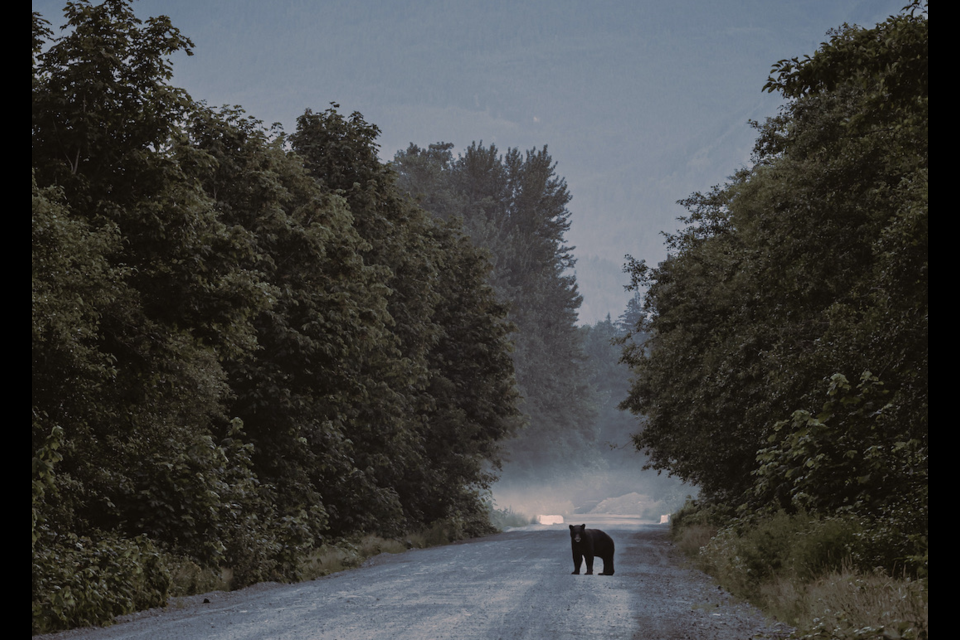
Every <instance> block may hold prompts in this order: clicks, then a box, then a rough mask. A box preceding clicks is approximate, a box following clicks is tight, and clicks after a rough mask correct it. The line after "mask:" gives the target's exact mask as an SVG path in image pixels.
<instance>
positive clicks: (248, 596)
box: [43, 516, 789, 640]
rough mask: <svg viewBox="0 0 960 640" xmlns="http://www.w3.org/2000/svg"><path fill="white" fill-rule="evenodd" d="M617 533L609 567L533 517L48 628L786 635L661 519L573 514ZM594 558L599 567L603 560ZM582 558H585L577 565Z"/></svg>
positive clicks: (132, 632)
mask: <svg viewBox="0 0 960 640" xmlns="http://www.w3.org/2000/svg"><path fill="white" fill-rule="evenodd" d="M582 523H586V525H587V526H588V527H590V528H600V529H603V530H604V531H606V532H607V533H609V534H610V536H611V537H612V538H613V539H614V541H615V543H616V549H617V551H616V557H615V565H616V575H613V576H601V575H589V576H588V575H582V574H581V575H571V573H570V572H571V571H573V559H572V554H571V550H570V536H569V529H568V527H567V524H563V525H530V526H527V527H523V528H518V529H511V530H509V531H507V532H505V533H501V534H498V535H493V536H488V537H485V538H480V539H476V540H468V541H464V542H460V543H457V544H453V545H448V546H444V547H434V548H431V549H422V550H416V549H415V550H411V551H408V552H406V553H402V554H397V555H391V554H381V555H380V556H377V557H376V558H371V559H370V560H368V561H367V563H365V564H364V566H363V567H361V568H359V569H355V570H351V571H344V572H341V573H337V574H332V575H329V576H326V577H323V578H320V579H318V580H314V581H311V582H303V583H299V584H293V585H277V584H267V585H257V586H254V587H251V588H249V589H244V590H242V591H235V592H232V593H222V592H215V593H212V594H207V595H206V597H207V598H209V599H210V603H209V604H199V602H200V601H201V600H202V597H200V596H196V597H193V598H190V599H186V600H187V603H186V604H182V606H179V607H178V605H177V603H176V601H172V602H171V604H170V605H169V606H168V607H167V608H166V609H164V610H155V611H152V612H146V613H141V614H135V615H134V616H129V617H128V618H127V620H126V621H124V622H121V623H119V624H116V625H113V626H111V627H107V628H102V629H85V630H74V631H69V632H65V633H60V634H52V635H49V636H43V637H44V638H63V639H67V638H69V639H71V640H80V639H83V640H95V639H96V640H100V639H108V638H109V639H120V638H129V639H133V638H143V639H149V640H174V639H176V640H201V639H211V640H228V639H229V640H240V639H251V640H252V639H261V638H270V639H284V640H286V639H289V640H309V639H314V638H316V639H338V640H370V639H388V638H404V639H414V640H418V639H430V640H433V639H441V638H450V639H480V638H483V639H487V638H490V639H501V638H502V639H504V640H512V639H516V638H529V639H536V640H544V639H560V638H577V639H578V640H585V639H588V638H589V639H594V638H617V639H623V638H641V639H644V640H673V639H681V638H683V639H690V640H700V639H721V640H747V639H749V638H784V637H786V636H787V635H788V634H789V629H787V628H786V627H784V626H782V625H776V624H774V623H773V622H771V621H765V620H764V619H763V617H762V615H760V614H759V612H757V611H756V610H755V609H753V608H752V607H750V606H749V605H746V604H743V603H737V602H736V601H734V600H733V599H732V598H731V597H730V596H728V595H727V594H726V593H724V592H722V591H721V590H719V589H718V588H717V587H715V586H713V585H712V584H711V582H710V579H709V578H708V577H707V576H705V575H704V574H702V573H700V572H697V571H693V570H690V569H685V568H683V567H682V561H681V560H680V558H679V557H678V556H677V554H676V553H675V552H674V551H673V550H672V549H671V547H670V544H669V542H668V541H667V532H668V526H669V525H660V524H644V523H641V522H640V521H639V520H638V519H636V518H632V517H624V516H577V521H576V522H574V523H572V524H582ZM601 566H602V561H601V560H599V559H597V560H596V562H595V565H594V572H599V571H600V570H601ZM585 570H586V569H585V568H583V569H582V571H585Z"/></svg>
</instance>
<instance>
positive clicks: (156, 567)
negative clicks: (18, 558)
mask: <svg viewBox="0 0 960 640" xmlns="http://www.w3.org/2000/svg"><path fill="white" fill-rule="evenodd" d="M50 538H51V539H49V540H44V544H38V545H37V546H36V548H35V549H34V554H33V584H32V587H33V589H32V592H33V593H32V598H33V602H32V613H33V633H44V632H49V631H56V630H58V629H67V628H72V627H78V626H88V625H104V624H109V623H110V622H111V621H112V620H113V618H114V617H115V616H118V615H123V614H125V613H131V612H133V611H140V610H143V609H149V608H151V607H161V606H164V605H165V604H166V602H167V595H168V592H169V590H170V584H171V579H170V574H169V572H168V570H167V569H166V567H165V565H164V562H163V559H162V556H161V553H160V552H159V550H158V549H157V548H156V547H155V546H154V545H153V543H152V542H150V541H149V540H148V539H146V538H144V537H139V538H135V539H133V540H125V539H122V538H119V537H117V536H115V535H103V536H102V537H99V538H97V539H96V540H93V539H91V538H87V537H78V536H75V535H72V534H70V535H66V536H60V537H53V536H50Z"/></svg>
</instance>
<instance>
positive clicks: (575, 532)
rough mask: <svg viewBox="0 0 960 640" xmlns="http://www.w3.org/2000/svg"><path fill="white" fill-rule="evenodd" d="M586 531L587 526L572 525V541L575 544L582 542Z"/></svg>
mask: <svg viewBox="0 0 960 640" xmlns="http://www.w3.org/2000/svg"><path fill="white" fill-rule="evenodd" d="M586 530H587V525H585V524H577V525H573V524H572V525H570V539H571V540H573V541H574V542H580V540H581V539H582V538H583V535H584V531H586Z"/></svg>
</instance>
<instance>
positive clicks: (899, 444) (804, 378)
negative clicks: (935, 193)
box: [623, 3, 928, 575]
mask: <svg viewBox="0 0 960 640" xmlns="http://www.w3.org/2000/svg"><path fill="white" fill-rule="evenodd" d="M773 74H774V75H773V77H772V78H771V79H770V81H769V83H768V84H767V87H766V88H767V89H768V90H777V91H780V92H781V93H782V94H783V95H784V97H785V98H787V99H788V102H787V104H786V106H785V107H784V108H783V109H782V110H781V113H780V114H779V115H778V116H777V117H774V118H770V119H769V120H768V121H767V122H766V123H764V124H756V123H755V126H756V128H757V129H758V131H759V137H758V140H757V143H756V147H755V155H754V163H753V166H752V167H750V168H748V169H742V170H741V171H739V172H738V173H737V174H736V175H735V176H733V177H732V178H731V180H730V182H728V183H727V184H725V185H723V186H718V187H715V188H714V189H713V190H711V191H710V192H708V193H706V194H702V193H696V194H694V195H692V196H691V197H690V198H688V199H686V200H684V201H682V202H681V203H682V204H683V205H684V206H685V207H686V208H687V209H688V211H689V212H690V215H689V216H687V217H685V218H682V220H683V221H684V222H685V223H686V224H687V226H686V228H684V229H683V230H681V231H680V232H678V233H676V234H672V235H670V236H668V240H667V246H668V248H669V257H668V259H667V260H665V261H664V262H662V263H661V264H660V265H658V266H657V267H656V268H649V267H648V266H647V265H646V264H644V263H643V262H642V261H635V260H632V259H631V261H630V264H629V265H628V266H629V269H630V271H631V273H632V276H633V278H634V285H635V286H637V287H640V286H647V287H648V289H647V292H646V298H645V310H646V312H647V314H648V315H647V318H645V319H644V320H643V321H642V322H641V327H642V328H643V329H645V330H646V331H648V332H649V333H650V339H649V341H648V342H647V344H646V347H645V348H644V349H643V350H641V351H638V350H636V349H634V350H632V351H631V350H628V351H626V352H625V359H626V360H627V362H629V364H630V365H631V366H632V368H633V370H634V373H635V375H636V379H635V383H634V385H633V387H632V388H631V391H630V395H629V397H628V398H627V400H626V401H625V402H624V404H623V406H624V407H625V408H629V409H631V410H633V411H634V412H636V413H638V414H641V415H643V416H644V420H645V421H644V425H643V429H642V430H641V431H640V432H639V433H637V434H636V436H635V442H636V445H637V447H638V448H640V449H643V450H645V451H647V452H648V453H649V455H650V460H651V464H652V466H653V467H655V468H657V469H663V470H668V471H670V472H671V473H674V474H677V475H678V476H680V477H681V478H683V479H685V480H688V481H690V482H693V483H695V484H697V485H699V486H700V487H701V488H702V490H703V496H704V497H705V498H707V500H708V502H711V503H713V504H714V505H716V506H719V507H726V508H727V509H728V510H730V511H731V512H732V510H733V509H734V508H735V507H737V506H740V507H741V511H740V513H741V515H742V516H744V517H745V516H746V514H750V513H756V512H758V511H763V510H773V511H776V510H779V509H785V510H786V511H787V512H789V513H794V512H800V511H807V512H809V513H813V514H822V515H829V516H832V515H838V514H841V515H842V514H854V515H856V516H857V517H859V518H860V519H861V521H862V522H863V523H865V526H866V530H867V531H868V532H869V533H868V534H865V535H869V536H871V537H872V539H873V544H872V548H873V549H875V550H876V552H877V553H876V554H875V555H874V556H873V557H871V558H870V560H869V563H873V564H872V565H871V566H885V567H887V568H888V569H889V568H893V567H903V566H904V565H905V566H907V567H908V568H909V570H911V571H914V572H917V573H919V574H921V575H922V574H924V573H925V571H926V536H927V505H928V500H927V456H928V439H927V437H928V436H927V424H928V301H927V285H928V263H927V260H928V258H927V252H928V231H927V224H928V221H927V220H928V214H927V193H928V124H927V121H928V94H927V17H926V11H925V9H924V8H921V7H920V5H919V3H915V4H914V5H912V6H911V7H908V8H907V9H905V10H904V11H903V12H902V13H901V14H900V15H898V16H894V17H891V18H890V19H888V20H887V21H886V22H884V23H882V24H879V25H877V26H876V27H874V28H871V29H864V28H860V27H851V26H847V25H844V26H843V27H842V28H840V29H837V30H834V31H832V32H831V33H830V40H829V42H827V43H824V44H823V45H822V46H821V48H820V49H819V50H818V51H817V52H816V53H815V54H814V55H813V56H806V57H805V58H804V59H803V60H798V59H793V60H785V61H781V62H779V63H777V65H775V66H774V69H773Z"/></svg>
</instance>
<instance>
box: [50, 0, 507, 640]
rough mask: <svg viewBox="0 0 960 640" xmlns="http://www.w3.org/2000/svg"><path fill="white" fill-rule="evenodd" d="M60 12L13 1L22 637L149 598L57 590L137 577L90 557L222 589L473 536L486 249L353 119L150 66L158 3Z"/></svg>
mask: <svg viewBox="0 0 960 640" xmlns="http://www.w3.org/2000/svg"><path fill="white" fill-rule="evenodd" d="M64 13H65V15H66V17H67V26H66V28H65V30H64V33H63V34H62V35H60V36H58V37H54V35H53V33H52V31H51V30H50V28H49V26H48V23H47V22H46V21H45V20H44V19H43V18H42V17H41V16H39V15H38V14H36V13H34V14H33V86H32V89H33V92H32V96H33V112H32V113H33V115H32V173H33V182H32V221H33V226H32V230H33V231H32V233H33V252H32V258H33V271H32V295H33V298H32V301H33V307H32V309H33V317H32V319H33V334H32V336H33V351H32V392H33V393H32V405H33V411H32V424H31V433H32V458H33V474H32V477H33V492H32V496H33V501H32V536H33V537H32V549H33V559H34V566H33V569H34V592H33V598H34V614H35V615H34V624H35V630H40V629H45V630H49V629H52V628H57V627H62V626H69V625H75V624H87V623H93V622H96V623H102V622H106V621H109V620H110V618H111V617H112V616H113V615H115V614H116V613H118V612H120V611H126V610H128V609H129V607H130V606H134V607H139V606H141V605H144V606H145V605H147V604H149V605H151V606H152V605H155V604H162V602H163V600H164V599H165V598H166V593H167V589H166V587H164V588H160V587H159V586H158V587H157V588H155V589H153V588H151V589H152V590H150V594H152V595H149V596H144V598H143V599H141V600H142V602H141V600H136V598H134V600H135V603H134V604H133V605H130V604H129V602H130V601H131V600H130V597H128V596H126V595H123V594H124V593H126V591H124V590H123V589H120V590H119V591H116V593H114V595H113V596H109V597H108V596H107V595H104V598H105V599H102V600H96V601H94V600H91V601H90V602H88V603H87V604H83V603H81V602H80V600H79V599H78V598H79V596H78V595H77V594H78V593H80V592H81V591H83V589H84V586H86V587H89V588H90V589H91V591H90V593H101V595H103V594H104V593H106V592H105V591H103V589H106V591H113V587H112V586H110V585H112V584H114V583H113V582H111V581H120V582H121V583H123V584H127V583H129V581H130V580H132V579H133V578H131V576H132V575H134V574H137V575H139V573H138V572H140V573H143V572H146V573H149V575H151V576H153V572H155V571H154V569H155V568H150V567H153V564H151V563H153V562H154V560H149V562H148V560H147V559H145V558H146V556H145V555H143V554H140V555H137V553H134V552H133V551H130V553H127V551H122V553H123V554H125V555H124V556H123V557H125V558H130V560H129V562H124V563H119V564H118V563H108V564H103V562H101V561H100V560H96V561H94V560H90V559H89V558H87V556H88V555H91V554H92V556H91V557H94V556H95V557H96V558H101V557H107V556H109V555H110V554H115V553H119V552H120V551H118V550H125V549H128V547H129V548H130V549H132V548H133V547H136V548H137V549H141V550H144V549H145V550H153V549H154V548H156V549H160V550H162V551H163V552H164V553H171V554H176V555H178V556H181V557H183V556H185V557H187V558H192V559H193V560H194V561H196V562H198V563H200V564H202V565H204V566H207V567H218V566H219V567H225V568H230V569H232V570H233V572H234V585H235V586H244V585H246V584H249V583H251V582H254V581H258V580H265V579H296V578H298V577H299V572H300V569H299V560H300V559H301V558H302V557H303V555H304V554H305V553H307V552H308V551H309V550H311V549H314V548H316V547H318V546H319V545H320V544H321V543H322V542H323V540H324V539H326V538H331V537H332V538H337V537H341V536H348V535H354V534H359V533H363V532H369V533H376V534H381V535H397V534H399V533H400V532H402V531H404V530H409V529H411V528H420V527H428V526H431V525H433V524H435V523H448V524H449V523H454V524H455V526H456V529H457V531H458V532H459V535H475V534H477V533H481V532H483V531H486V530H487V529H488V527H489V524H488V522H487V505H486V503H485V501H484V496H485V492H486V490H487V489H488V488H489V485H490V483H491V482H492V481H493V479H494V478H495V477H496V470H497V469H498V467H499V461H500V457H501V450H500V447H499V443H500V442H501V441H503V440H504V439H506V438H508V437H509V436H510V435H511V434H513V433H514V431H515V430H516V429H517V428H518V426H519V425H520V423H521V422H520V418H519V415H520V414H519V409H518V404H519V401H520V398H519V394H518V392H517V389H516V380H515V375H514V363H513V360H512V359H511V354H510V350H511V348H512V347H511V341H510V334H511V331H512V328H513V325H512V324H511V323H510V322H509V320H508V319H507V307H506V306H505V305H504V304H503V303H502V302H501V301H499V299H498V298H497V296H496V295H495V291H494V289H493V288H492V287H491V286H490V284H489V283H488V280H489V274H490V272H491V269H492V267H491V264H490V261H489V259H488V255H487V254H486V253H484V252H483V251H482V250H480V249H478V248H477V247H476V245H475V244H474V243H473V242H471V241H470V239H469V236H468V234H467V233H466V232H465V231H464V229H463V228H462V226H461V224H460V223H459V222H458V221H456V220H438V219H435V218H434V217H433V216H431V215H429V214H428V213H427V212H425V211H424V210H423V209H422V208H421V207H419V206H417V205H416V204H414V203H413V202H412V201H411V200H410V199H409V198H408V197H407V196H406V195H405V194H404V192H403V191H402V190H401V189H400V188H399V187H398V186H397V184H396V181H397V174H396V173H395V171H394V169H392V168H391V167H390V166H389V165H386V164H384V163H382V162H380V161H379V159H378V156H377V143H376V138H377V135H378V134H379V130H378V129H377V128H376V126H375V125H372V124H369V123H367V122H366V121H365V120H364V119H363V117H362V116H361V115H360V114H358V113H354V114H351V115H350V116H344V115H342V114H340V113H339V111H338V107H337V106H336V105H332V106H331V107H330V108H329V109H327V110H326V111H324V112H322V113H314V112H313V111H311V110H309V109H308V110H306V111H305V113H304V115H303V116H301V118H300V119H299V120H298V122H297V129H296V131H295V132H294V133H293V134H291V135H289V136H288V135H286V134H285V133H284V132H283V131H282V130H281V129H280V128H279V127H278V126H274V127H272V128H267V127H264V126H263V124H262V123H261V122H260V121H258V120H256V119H255V118H252V117H250V116H247V115H246V114H245V113H244V112H243V110H242V109H241V108H239V107H228V106H224V107H221V108H212V107H209V106H208V105H206V104H203V103H197V102H195V101H193V100H192V99H191V98H190V96H188V95H187V94H186V93H185V92H184V91H182V90H181V89H178V88H175V87H172V86H170V84H169V80H170V78H171V71H170V69H171V68H170V62H169V56H170V55H171V54H173V53H175V52H177V51H185V52H187V53H189V52H190V49H191V47H192V43H191V42H190V41H189V40H188V39H187V38H185V37H183V36H182V35H181V34H180V32H179V31H178V30H177V29H176V28H174V27H173V26H172V25H171V24H170V22H169V20H168V19H167V18H165V17H159V18H150V19H148V20H146V21H141V20H140V19H138V18H137V17H136V16H135V15H134V13H133V11H132V10H131V8H130V5H129V3H128V2H125V1H124V0H107V1H106V2H103V3H100V4H98V5H93V4H91V3H90V2H69V3H67V6H66V8H65V10H64ZM78 541H79V542H78ZM78 545H80V546H78ZM125 545H126V546H125ZM130 545H133V547H131V546H130ZM81 548H82V552H80V550H81ZM78 552H80V556H83V557H80V556H77V553H78ZM144 553H146V552H144ZM150 553H153V551H150ZM150 553H148V554H147V555H150ZM84 554H86V555H84ZM153 557H154V556H152V555H150V558H153ZM65 558H66V559H67V560H66V561H67V563H68V565H69V566H71V567H90V568H89V569H76V571H74V570H73V569H70V570H69V571H68V570H67V565H63V562H64V559H65ZM157 562H160V565H158V566H159V568H156V571H159V572H160V574H162V573H163V570H164V569H163V566H162V564H163V563H162V561H159V560H158V561H157ZM70 563H72V564H70ZM58 565H63V566H58ZM148 565H149V567H148ZM96 567H99V568H96ZM148 569H149V570H148ZM160 574H158V575H160ZM104 580H106V583H104V584H107V586H106V587H103V589H101V586H97V585H100V582H102V581H104ZM157 580H159V578H157ZM98 581H100V582H98ZM149 581H151V584H152V583H153V582H156V580H155V579H154V577H151V578H150V579H149ZM130 584H132V583H130ZM157 584H158V585H159V583H157ZM139 589H140V587H137V588H136V590H139ZM68 590H69V593H70V594H73V595H69V594H68ZM138 592H139V591H138ZM114 596H116V597H117V598H120V599H121V600H122V603H121V604H117V605H116V606H115V605H114V604H109V603H108V600H110V598H113V597H114ZM138 597H139V596H138ZM84 602H86V601H84ZM117 602H120V600H117Z"/></svg>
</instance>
